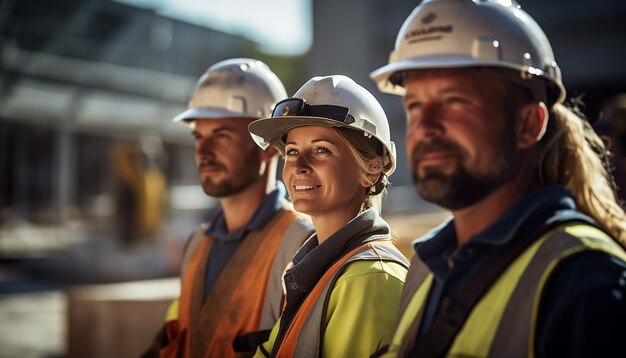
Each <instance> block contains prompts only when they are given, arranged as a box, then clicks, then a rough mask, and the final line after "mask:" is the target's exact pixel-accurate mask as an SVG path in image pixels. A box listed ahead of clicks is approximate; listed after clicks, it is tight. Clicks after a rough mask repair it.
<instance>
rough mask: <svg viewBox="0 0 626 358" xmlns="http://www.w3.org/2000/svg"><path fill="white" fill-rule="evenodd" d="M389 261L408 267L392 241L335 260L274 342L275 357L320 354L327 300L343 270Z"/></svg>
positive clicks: (368, 245) (370, 245)
mask: <svg viewBox="0 0 626 358" xmlns="http://www.w3.org/2000/svg"><path fill="white" fill-rule="evenodd" d="M363 260H377V261H390V262H394V263H397V264H399V265H401V266H403V267H405V268H408V261H407V260H406V258H405V257H404V256H403V255H402V253H400V251H398V249H396V247H395V246H394V245H393V244H392V243H391V241H374V242H369V243H367V244H364V245H362V246H359V247H357V248H355V249H354V250H352V251H351V252H349V253H347V254H346V255H344V256H343V257H342V258H341V259H339V260H338V261H337V262H335V263H334V264H333V265H332V266H331V267H330V268H329V269H328V270H327V271H326V272H325V273H324V275H323V276H322V277H321V278H320V280H319V281H318V282H317V283H316V285H315V287H314V288H313V290H312V291H311V292H310V293H309V295H308V296H307V297H306V298H305V300H304V301H303V303H302V305H301V306H300V308H299V309H298V312H297V313H296V314H295V316H294V317H293V319H292V321H291V323H290V324H289V326H288V328H287V331H286V333H285V335H284V337H283V339H282V341H280V342H278V341H276V342H274V347H273V349H272V350H273V351H276V350H277V352H276V357H289V358H291V357H317V356H319V355H320V351H321V346H320V342H321V337H322V334H323V329H324V327H323V322H324V316H325V312H326V307H327V305H328V300H329V299H330V295H331V293H332V289H333V287H334V286H335V282H337V280H338V279H339V277H340V276H341V274H342V273H343V272H344V270H345V269H346V268H347V266H348V265H350V264H351V263H353V262H356V261H363Z"/></svg>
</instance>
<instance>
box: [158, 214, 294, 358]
mask: <svg viewBox="0 0 626 358" xmlns="http://www.w3.org/2000/svg"><path fill="white" fill-rule="evenodd" d="M297 217H298V216H297V214H296V213H294V212H292V211H288V210H282V211H281V212H279V213H278V214H277V215H275V216H274V217H273V218H272V219H270V221H269V222H268V224H266V225H265V226H264V227H263V229H262V230H260V231H252V232H250V233H249V234H248V235H247V237H246V239H245V240H244V241H243V242H242V243H241V245H240V246H239V248H238V249H237V251H236V252H235V254H234V255H233V257H232V258H231V259H230V260H229V262H228V264H227V265H226V267H225V268H224V270H223V271H222V272H221V273H220V275H219V277H218V279H217V281H216V282H215V284H214V286H213V288H212V289H211V292H210V293H209V296H208V297H207V298H206V301H205V300H204V282H205V274H206V272H205V267H206V264H207V260H208V257H209V253H210V247H211V242H212V238H210V237H208V236H207V237H205V238H204V239H203V240H201V241H200V243H199V244H198V246H197V247H196V248H195V252H194V253H193V254H192V255H191V258H190V259H189V263H188V265H187V267H186V268H185V269H184V275H183V277H182V286H181V295H180V299H179V315H178V330H179V333H181V334H182V335H185V334H186V335H188V337H181V338H182V339H184V340H185V341H186V344H185V347H184V352H185V353H184V356H185V357H191V356H193V357H202V356H208V357H218V356H219V357H235V356H236V353H235V352H234V350H233V347H232V344H233V340H234V338H235V337H237V336H241V335H244V334H246V333H249V332H253V331H256V330H257V329H258V327H259V322H260V320H261V314H262V308H263V306H264V298H265V289H266V286H267V281H268V279H269V275H270V271H271V267H272V262H273V260H274V256H275V254H276V252H277V251H278V250H279V247H280V246H281V242H282V240H283V237H284V232H285V231H286V229H287V227H288V226H289V225H290V224H291V223H292V222H293V221H294V220H296V219H297ZM185 338H187V339H185ZM172 343H173V344H176V342H172ZM170 351H171V350H170ZM162 352H163V351H162ZM176 356H183V355H182V354H181V352H180V351H179V352H177V353H176Z"/></svg>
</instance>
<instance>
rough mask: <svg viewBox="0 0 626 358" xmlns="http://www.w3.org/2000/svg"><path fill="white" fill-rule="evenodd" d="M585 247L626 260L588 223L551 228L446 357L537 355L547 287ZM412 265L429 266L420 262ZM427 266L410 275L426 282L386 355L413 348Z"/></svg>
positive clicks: (507, 274)
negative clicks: (557, 271) (561, 267)
mask: <svg viewBox="0 0 626 358" xmlns="http://www.w3.org/2000/svg"><path fill="white" fill-rule="evenodd" d="M583 250H596V251H603V252H605V253H607V254H609V255H613V256H616V257H618V258H620V259H622V260H626V254H625V253H624V250H623V249H622V248H621V247H620V246H619V245H618V244H617V243H615V241H613V240H612V239H611V238H610V237H609V236H607V235H606V234H605V233H604V232H602V231H601V230H599V229H597V228H595V227H592V226H590V225H588V224H580V223H568V224H564V225H563V226H560V227H558V228H556V229H554V230H550V231H549V232H547V233H545V234H543V235H542V236H541V237H540V238H539V239H538V240H537V241H536V242H534V243H533V244H532V245H531V246H530V247H528V248H527V249H526V250H525V251H524V252H523V253H522V254H521V255H520V256H518V258H517V259H516V260H515V261H513V262H512V263H511V265H509V267H507V269H506V270H505V271H504V272H503V273H502V275H501V276H500V277H499V278H498V280H497V281H496V282H495V283H494V284H493V286H491V287H490V288H489V290H488V291H487V292H486V293H485V295H484V297H483V298H481V300H480V301H479V302H478V303H477V304H476V306H475V307H474V308H473V309H472V312H471V313H470V315H469V317H468V318H467V320H466V321H465V324H464V326H463V328H462V329H461V331H460V332H459V333H458V335H457V336H456V338H455V340H454V342H453V343H452V345H451V347H450V349H449V350H448V353H447V356H449V357H459V356H471V357H534V343H535V342H534V339H535V325H536V320H537V313H538V308H539V300H540V297H541V294H542V291H543V289H544V286H545V284H546V282H547V281H548V279H549V277H550V275H551V274H552V273H553V271H554V269H555V268H556V267H557V266H558V264H559V263H560V262H561V261H563V260H564V259H566V258H567V257H569V256H572V255H574V254H576V253H580V252H581V251H583ZM413 263H415V264H418V265H421V266H423V267H426V265H424V264H423V263H422V262H421V261H419V260H418V261H417V262H415V261H414V262H413ZM413 263H412V264H413ZM423 267H414V268H413V271H416V272H417V271H420V275H412V278H411V279H412V280H416V281H418V282H422V284H420V285H419V287H417V288H414V292H415V293H413V294H410V293H409V295H408V297H411V299H410V301H408V303H406V308H405V309H404V311H403V313H402V316H401V319H400V321H399V324H398V328H397V330H396V333H395V335H394V338H393V340H392V344H391V346H390V349H389V352H388V354H387V355H385V356H398V357H406V356H408V354H409V353H410V352H411V348H412V346H413V343H414V342H415V339H416V337H417V334H418V329H419V324H420V322H421V318H422V311H423V309H424V305H425V302H426V300H427V297H428V293H429V291H430V287H431V285H432V281H433V275H432V273H430V272H429V271H428V270H423ZM416 269H417V270H416ZM408 284H409V278H408V277H407V285H408ZM405 287H408V286H406V285H405ZM412 287H415V285H413V286H412ZM407 292H409V291H407ZM403 299H404V298H403Z"/></svg>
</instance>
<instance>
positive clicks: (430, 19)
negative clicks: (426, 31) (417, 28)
mask: <svg viewBox="0 0 626 358" xmlns="http://www.w3.org/2000/svg"><path fill="white" fill-rule="evenodd" d="M436 18H437V15H436V14H435V13H434V12H429V13H428V14H426V15H425V16H424V17H422V24H424V25H426V24H430V23H431V22H433V21H435V19H436Z"/></svg>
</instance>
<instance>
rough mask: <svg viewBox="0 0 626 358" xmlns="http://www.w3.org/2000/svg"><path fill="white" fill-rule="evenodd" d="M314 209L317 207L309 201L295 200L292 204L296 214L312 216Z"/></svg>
mask: <svg viewBox="0 0 626 358" xmlns="http://www.w3.org/2000/svg"><path fill="white" fill-rule="evenodd" d="M316 207H318V206H317V205H315V203H313V202H311V201H309V200H295V201H294V202H293V208H294V209H296V211H297V212H299V213H303V214H307V215H313V214H314V213H315V212H316V210H315V208H316Z"/></svg>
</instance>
